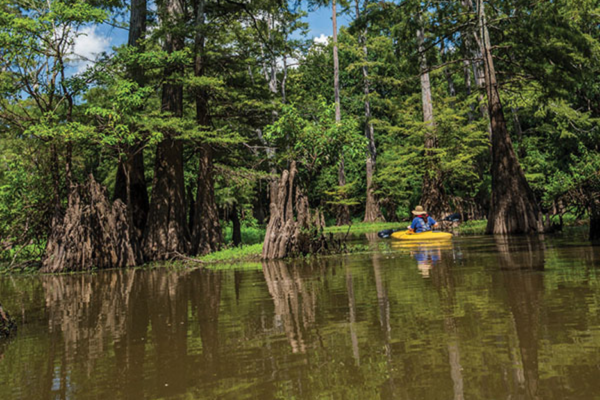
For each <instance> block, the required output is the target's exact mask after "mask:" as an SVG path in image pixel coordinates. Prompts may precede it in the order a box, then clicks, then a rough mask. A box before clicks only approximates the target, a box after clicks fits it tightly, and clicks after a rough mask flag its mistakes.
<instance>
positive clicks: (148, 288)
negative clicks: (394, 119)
mask: <svg viewBox="0 0 600 400" xmlns="http://www.w3.org/2000/svg"><path fill="white" fill-rule="evenodd" d="M364 240H365V243H368V244H369V245H370V246H373V248H378V247H381V245H382V244H383V248H381V249H379V250H377V251H374V252H372V253H370V254H359V255H348V256H340V257H330V258H325V259H320V260H318V261H314V260H313V261H307V262H302V263H286V262H273V263H268V264H263V265H262V269H261V268H260V264H253V265H252V264H251V265H247V266H245V267H246V269H245V270H237V271H234V270H226V271H211V270H199V269H196V270H182V269H174V268H163V269H153V270H141V269H138V270H126V271H106V272H99V273H96V274H93V275H64V276H34V277H22V276H18V277H17V276H14V277H2V278H0V301H1V302H2V304H3V305H4V307H5V309H8V310H9V311H10V312H11V313H12V314H13V317H16V319H17V320H18V321H19V322H20V323H19V325H20V327H19V332H18V335H17V336H16V337H15V338H14V339H13V340H11V341H9V342H0V399H121V398H122V399H159V398H169V399H171V398H173V399H196V398H206V399H212V398H224V399H271V398H282V399H289V398H301V399H315V398H334V399H369V398H398V399H534V398H539V399H567V398H572V399H592V398H600V273H599V272H600V248H597V247H592V246H590V245H589V243H588V242H585V241H580V242H578V241H577V240H575V239H572V240H570V241H569V240H566V239H561V238H545V239H544V238H527V237H517V238H512V239H510V240H508V239H501V238H490V237H466V238H456V239H455V240H454V241H453V242H451V243H448V244H445V245H441V244H440V245H418V244H412V245H411V244H408V245H404V244H399V243H392V242H389V241H388V242H380V241H378V240H377V239H376V238H374V237H372V236H369V237H368V238H366V239H364ZM390 245H391V246H390Z"/></svg>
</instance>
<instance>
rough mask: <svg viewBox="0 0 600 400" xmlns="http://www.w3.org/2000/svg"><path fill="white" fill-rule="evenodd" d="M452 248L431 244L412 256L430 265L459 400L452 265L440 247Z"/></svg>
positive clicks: (461, 387)
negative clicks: (424, 260) (428, 261)
mask: <svg viewBox="0 0 600 400" xmlns="http://www.w3.org/2000/svg"><path fill="white" fill-rule="evenodd" d="M449 249H452V250H453V248H452V244H451V242H450V243H445V244H433V245H429V246H427V247H425V248H424V247H423V245H421V247H419V251H423V252H425V253H426V254H425V255H422V256H420V257H415V258H416V259H417V262H419V260H420V259H430V260H431V268H430V269H429V271H430V274H429V276H430V277H431V281H432V282H433V285H434V286H435V288H436V290H437V292H438V295H439V299H440V306H441V309H442V313H443V317H444V332H445V333H446V336H447V349H448V363H449V364H450V377H451V378H452V384H453V392H454V399H455V400H462V399H464V398H465V396H464V379H463V373H462V370H463V368H462V366H461V363H460V360H461V357H460V346H459V332H458V327H457V323H456V319H455V317H454V315H455V311H456V310H455V308H456V284H455V279H454V274H453V267H454V266H455V265H456V264H455V263H454V262H453V261H454V258H453V257H450V256H451V254H445V255H444V252H443V250H449Z"/></svg>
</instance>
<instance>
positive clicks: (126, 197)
mask: <svg viewBox="0 0 600 400" xmlns="http://www.w3.org/2000/svg"><path fill="white" fill-rule="evenodd" d="M146 8H147V5H146V0H132V1H131V13H130V17H129V37H128V41H127V44H128V45H129V46H131V47H135V48H137V49H138V50H139V51H141V50H143V48H142V45H141V43H140V40H142V39H144V36H145V35H146V14H147V10H146ZM129 76H130V77H131V79H133V80H134V81H135V82H136V83H137V84H138V85H139V86H143V85H144V84H145V76H144V68H143V67H142V66H141V65H139V64H137V63H135V64H134V65H133V66H132V67H130V70H129ZM144 172H145V168H144V151H143V148H142V146H140V145H134V146H131V147H129V148H127V149H126V150H125V157H124V158H123V159H122V160H119V166H118V168H117V177H116V182H115V192H114V195H113V200H116V199H120V200H122V201H123V202H124V203H125V204H126V205H127V208H128V210H129V211H128V212H129V214H130V216H131V221H130V222H131V224H130V227H131V228H133V229H132V232H131V233H132V235H131V237H132V239H133V240H134V241H135V243H136V246H137V245H139V243H140V242H141V240H142V236H143V233H144V228H145V227H146V219H147V218H148V209H149V207H150V205H149V201H148V189H147V187H146V178H145V174H144ZM127 175H129V176H127ZM128 180H129V182H127V181H128Z"/></svg>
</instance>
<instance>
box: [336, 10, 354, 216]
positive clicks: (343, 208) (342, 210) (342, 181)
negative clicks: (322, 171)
mask: <svg viewBox="0 0 600 400" xmlns="http://www.w3.org/2000/svg"><path fill="white" fill-rule="evenodd" d="M331 21H332V23H333V93H334V99H335V122H336V123H338V124H341V122H342V110H341V105H340V61H339V58H338V40H337V8H336V0H332V2H331ZM338 185H339V186H340V187H341V188H343V187H344V186H346V168H345V163H344V154H343V152H342V154H341V155H340V164H339V168H338ZM336 223H337V225H338V226H339V225H348V224H349V223H350V209H349V208H348V206H347V205H340V206H339V210H338V215H337V221H336Z"/></svg>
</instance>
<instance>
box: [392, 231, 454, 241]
mask: <svg viewBox="0 0 600 400" xmlns="http://www.w3.org/2000/svg"><path fill="white" fill-rule="evenodd" d="M392 238H393V239H399V240H421V241H442V240H450V239H452V234H451V233H447V232H421V233H412V232H410V231H402V232H394V233H392Z"/></svg>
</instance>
